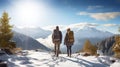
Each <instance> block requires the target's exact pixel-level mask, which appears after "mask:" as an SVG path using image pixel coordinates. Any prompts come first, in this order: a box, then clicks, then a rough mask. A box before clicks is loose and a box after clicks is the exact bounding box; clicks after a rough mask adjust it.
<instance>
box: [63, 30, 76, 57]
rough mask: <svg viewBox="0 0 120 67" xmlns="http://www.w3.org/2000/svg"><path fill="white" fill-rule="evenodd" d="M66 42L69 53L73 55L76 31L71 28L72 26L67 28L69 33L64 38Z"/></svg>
mask: <svg viewBox="0 0 120 67" xmlns="http://www.w3.org/2000/svg"><path fill="white" fill-rule="evenodd" d="M64 44H65V45H66V47H67V55H68V56H69V57H71V53H72V50H71V48H72V45H73V44H74V33H73V31H71V30H70V28H68V29H67V33H66V35H65V39H64Z"/></svg>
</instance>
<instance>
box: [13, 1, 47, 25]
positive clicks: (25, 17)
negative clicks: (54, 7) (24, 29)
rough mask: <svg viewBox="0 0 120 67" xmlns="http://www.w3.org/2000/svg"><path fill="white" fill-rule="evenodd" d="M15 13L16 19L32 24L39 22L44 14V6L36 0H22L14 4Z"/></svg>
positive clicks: (25, 23)
mask: <svg viewBox="0 0 120 67" xmlns="http://www.w3.org/2000/svg"><path fill="white" fill-rule="evenodd" d="M15 10H16V11H15V13H16V16H17V17H18V18H17V20H19V21H21V23H22V24H24V25H33V24H35V23H39V21H41V20H42V17H43V16H45V14H46V11H47V10H46V7H45V5H44V4H43V3H42V2H41V3H40V2H39V3H38V2H37V1H36V0H24V1H19V2H17V3H16V4H15Z"/></svg>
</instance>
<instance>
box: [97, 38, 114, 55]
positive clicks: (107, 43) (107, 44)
mask: <svg viewBox="0 0 120 67" xmlns="http://www.w3.org/2000/svg"><path fill="white" fill-rule="evenodd" d="M114 43H115V36H112V37H109V38H106V39H105V40H103V41H101V42H98V43H97V44H96V45H97V47H98V49H101V50H102V52H103V53H104V54H105V55H113V54H114V52H113V51H112V46H113V44H114Z"/></svg>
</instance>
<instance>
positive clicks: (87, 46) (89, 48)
mask: <svg viewBox="0 0 120 67" xmlns="http://www.w3.org/2000/svg"><path fill="white" fill-rule="evenodd" d="M96 51H97V48H96V47H95V46H94V45H92V44H91V42H90V41H89V40H86V41H85V44H84V46H83V52H87V53H90V54H91V55H95V54H96Z"/></svg>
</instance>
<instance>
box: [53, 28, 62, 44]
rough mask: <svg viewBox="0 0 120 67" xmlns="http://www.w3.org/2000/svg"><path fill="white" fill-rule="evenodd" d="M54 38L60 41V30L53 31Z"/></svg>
mask: <svg viewBox="0 0 120 67" xmlns="http://www.w3.org/2000/svg"><path fill="white" fill-rule="evenodd" d="M53 37H54V38H53V39H54V41H57V42H58V41H60V31H58V30H54V32H53Z"/></svg>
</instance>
